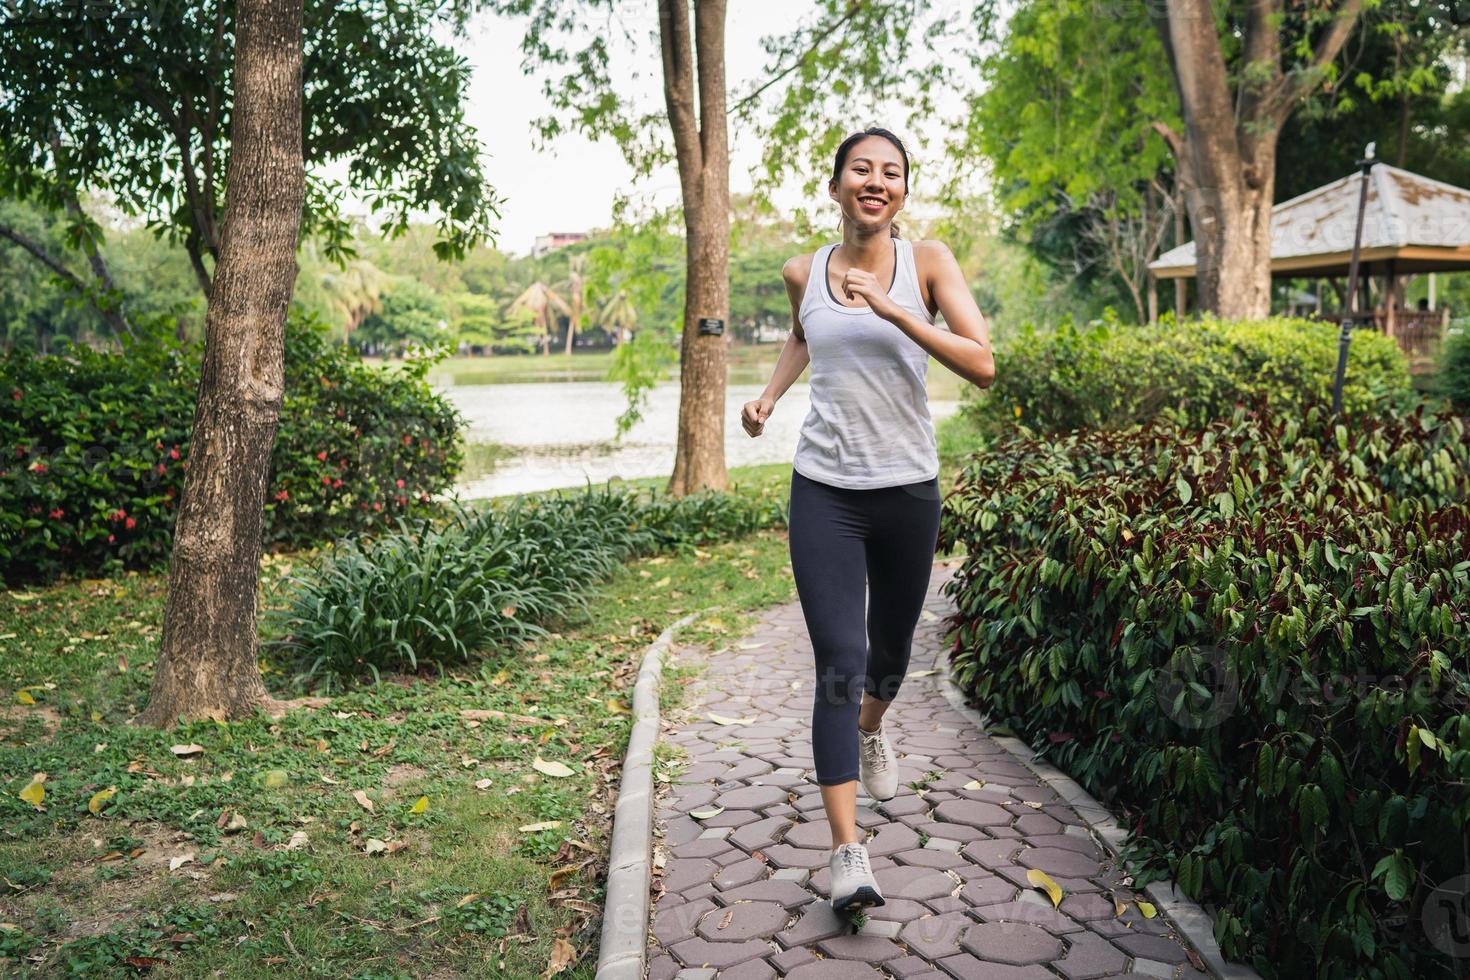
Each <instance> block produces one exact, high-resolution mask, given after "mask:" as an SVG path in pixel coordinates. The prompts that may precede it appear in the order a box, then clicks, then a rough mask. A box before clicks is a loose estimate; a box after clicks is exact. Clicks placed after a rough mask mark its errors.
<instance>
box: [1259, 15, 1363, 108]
mask: <svg viewBox="0 0 1470 980" xmlns="http://www.w3.org/2000/svg"><path fill="white" fill-rule="evenodd" d="M1362 12H1363V0H1342V3H1341V5H1340V6H1338V8H1337V10H1336V11H1335V12H1334V13H1333V15H1332V24H1331V25H1330V26H1329V27H1328V28H1327V30H1325V31H1323V32H1322V36H1321V37H1319V38H1318V39H1317V44H1316V46H1315V47H1314V48H1313V49H1312V60H1311V61H1310V62H1309V63H1308V64H1307V67H1306V68H1304V69H1302V70H1301V71H1300V72H1293V73H1292V74H1291V75H1290V76H1288V77H1284V78H1283V79H1282V81H1281V83H1280V84H1278V85H1277V86H1276V89H1277V93H1278V94H1277V96H1276V99H1275V100H1274V102H1273V103H1272V104H1270V105H1268V106H1267V107H1266V108H1265V111H1267V112H1269V113H1270V116H1271V118H1272V119H1273V121H1275V122H1276V123H1277V124H1278V125H1279V124H1280V123H1283V122H1285V121H1286V117H1287V116H1289V115H1291V112H1292V110H1293V109H1295V108H1296V104H1297V103H1298V102H1299V101H1300V100H1301V99H1302V98H1303V97H1304V96H1306V94H1307V93H1308V92H1309V91H1311V89H1312V87H1313V86H1315V85H1316V84H1317V83H1318V82H1319V81H1320V80H1321V78H1322V73H1323V72H1324V71H1326V69H1327V66H1328V65H1330V64H1332V62H1333V61H1334V60H1336V58H1337V56H1338V54H1339V53H1340V52H1341V51H1342V48H1343V45H1345V44H1347V39H1348V38H1349V37H1351V36H1352V33H1353V28H1354V27H1356V26H1357V24H1358V18H1359V16H1361V14H1362Z"/></svg>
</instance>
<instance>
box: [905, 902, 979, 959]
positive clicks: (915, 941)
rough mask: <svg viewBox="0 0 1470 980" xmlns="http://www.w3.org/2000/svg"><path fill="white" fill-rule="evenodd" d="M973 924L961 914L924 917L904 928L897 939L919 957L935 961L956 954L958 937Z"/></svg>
mask: <svg viewBox="0 0 1470 980" xmlns="http://www.w3.org/2000/svg"><path fill="white" fill-rule="evenodd" d="M974 924H975V920H974V919H972V918H970V917H969V916H968V915H965V914H964V913H963V912H947V913H945V914H944V915H926V916H924V917H923V918H921V919H915V920H914V921H913V922H910V923H908V924H907V925H906V926H904V927H903V931H902V932H900V933H899V934H898V939H899V941H900V942H902V943H904V944H906V945H907V946H908V948H909V949H910V950H912V951H913V952H915V953H918V954H919V955H920V956H923V957H925V958H927V959H930V960H937V959H939V958H940V957H942V956H952V955H954V954H955V953H958V952H959V951H960V937H961V936H963V935H964V934H965V930H966V929H968V928H969V927H970V926H972V925H974Z"/></svg>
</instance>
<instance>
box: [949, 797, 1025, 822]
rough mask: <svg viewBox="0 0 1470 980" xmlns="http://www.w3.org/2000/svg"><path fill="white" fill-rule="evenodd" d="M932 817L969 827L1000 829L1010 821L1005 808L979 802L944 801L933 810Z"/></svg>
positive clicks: (1009, 815)
mask: <svg viewBox="0 0 1470 980" xmlns="http://www.w3.org/2000/svg"><path fill="white" fill-rule="evenodd" d="M934 816H935V819H938V820H948V821H949V822H951V823H963V824H969V825H970V826H971V827H1002V826H1006V825H1008V824H1009V823H1010V822H1011V819H1012V817H1011V814H1010V813H1009V812H1008V811H1007V810H1006V809H1005V807H1000V806H996V805H995V804H994V803H982V802H980V801H979V800H945V801H944V802H943V803H941V804H939V805H938V806H937V807H935V808H934Z"/></svg>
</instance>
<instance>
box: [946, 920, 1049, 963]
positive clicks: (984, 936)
mask: <svg viewBox="0 0 1470 980" xmlns="http://www.w3.org/2000/svg"><path fill="white" fill-rule="evenodd" d="M960 945H961V946H963V947H964V948H965V949H966V950H967V951H968V952H970V953H973V954H974V955H975V956H978V957H979V958H980V959H982V960H987V961H990V962H995V963H1010V964H1013V965H1015V966H1025V965H1026V964H1028V963H1050V962H1051V961H1052V960H1054V959H1057V958H1058V957H1059V956H1061V955H1062V941H1061V940H1060V939H1058V938H1056V937H1055V936H1053V935H1051V934H1050V933H1048V932H1046V931H1045V930H1044V929H1041V928H1039V927H1037V926H1033V925H1027V924H1026V923H1020V922H982V923H980V924H979V925H973V926H971V927H970V928H969V929H968V930H966V932H965V934H964V935H963V936H962V937H960Z"/></svg>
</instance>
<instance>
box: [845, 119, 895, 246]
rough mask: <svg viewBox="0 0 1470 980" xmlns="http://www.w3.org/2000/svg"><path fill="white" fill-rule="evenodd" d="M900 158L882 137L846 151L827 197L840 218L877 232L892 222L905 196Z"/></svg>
mask: <svg viewBox="0 0 1470 980" xmlns="http://www.w3.org/2000/svg"><path fill="white" fill-rule="evenodd" d="M905 184H906V181H905V177H904V163H903V154H902V153H900V152H899V150H898V147H896V146H894V145H893V144H892V143H890V142H889V141H888V140H886V139H884V138H883V137H881V136H869V137H867V138H866V139H862V140H859V141H858V142H856V143H854V144H853V145H852V148H851V149H850V150H848V151H847V159H846V160H845V161H843V164H842V172H841V173H840V175H839V176H838V179H837V180H833V181H829V182H828V184H827V194H828V196H830V197H831V198H832V200H834V201H836V202H837V205H838V207H840V208H841V209H842V217H843V218H844V219H845V220H847V221H850V222H852V223H853V224H854V225H856V226H857V227H859V228H864V229H870V230H874V231H876V230H878V229H881V228H882V227H883V226H885V225H887V224H888V223H889V222H891V221H892V220H893V218H894V216H895V215H897V214H898V212H899V211H900V210H901V209H902V208H903V205H904V201H905V199H906V198H907V196H908V191H907V189H906V187H905Z"/></svg>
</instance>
